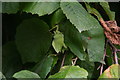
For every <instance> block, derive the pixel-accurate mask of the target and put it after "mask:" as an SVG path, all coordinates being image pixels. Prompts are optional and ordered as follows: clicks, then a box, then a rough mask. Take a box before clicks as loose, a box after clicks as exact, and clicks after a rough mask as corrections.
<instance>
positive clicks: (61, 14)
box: [0, 0, 120, 80]
mask: <svg viewBox="0 0 120 80" xmlns="http://www.w3.org/2000/svg"><path fill="white" fill-rule="evenodd" d="M84 1H85V2H83V3H81V2H78V1H77V0H76V1H75V2H64V0H60V1H59V2H15V3H12V2H9V3H8V2H4V3H3V4H2V10H3V11H2V16H3V55H2V57H3V59H2V63H3V71H2V73H3V74H2V73H0V76H2V75H4V76H5V77H6V78H17V79H18V80H20V79H22V78H39V79H40V78H41V79H43V80H45V79H48V80H49V79H51V78H56V79H59V78H86V79H90V80H91V79H92V78H95V79H98V80H99V79H101V78H117V79H118V78H119V74H118V73H119V72H120V70H119V67H120V66H119V65H118V64H114V63H113V62H114V59H113V58H114V56H112V51H111V48H110V47H109V46H108V45H107V48H105V47H106V40H107V39H106V37H105V35H104V29H103V27H102V25H101V24H100V23H99V20H100V18H102V19H104V20H115V12H116V13H118V10H115V12H114V11H112V10H111V8H112V7H113V6H110V4H111V3H108V2H94V3H92V2H86V1H87V0H84ZM93 1H94V0H93ZM117 6H118V4H117ZM118 21H119V20H118ZM118 25H119V22H118ZM115 47H117V48H118V49H119V48H120V46H119V45H115ZM105 50H106V52H107V55H108V56H109V57H108V58H107V57H105V59H104V52H105ZM118 53H119V52H118ZM118 58H120V55H119V54H118ZM119 63H120V61H119ZM104 64H105V65H104ZM101 65H104V69H102V70H103V71H104V72H103V74H102V75H100V71H101V70H100V69H99V70H98V69H97V68H98V67H99V66H101ZM101 68H102V67H101ZM116 72H117V73H116ZM28 80H29V79H28Z"/></svg>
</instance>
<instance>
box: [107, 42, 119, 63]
mask: <svg viewBox="0 0 120 80" xmlns="http://www.w3.org/2000/svg"><path fill="white" fill-rule="evenodd" d="M108 43H109V45H110V47H111V48H112V53H113V56H114V63H115V64H118V58H117V52H118V51H119V49H116V47H115V46H114V45H113V44H112V43H111V42H110V41H109V40H108Z"/></svg>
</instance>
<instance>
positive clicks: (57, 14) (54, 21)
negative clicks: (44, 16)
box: [51, 9, 65, 27]
mask: <svg viewBox="0 0 120 80" xmlns="http://www.w3.org/2000/svg"><path fill="white" fill-rule="evenodd" d="M64 19H65V15H64V14H63V12H62V10H61V9H58V10H57V11H56V12H55V13H54V14H53V16H52V19H51V26H52V27H54V26H55V25H56V24H58V23H60V22H61V21H62V20H64Z"/></svg>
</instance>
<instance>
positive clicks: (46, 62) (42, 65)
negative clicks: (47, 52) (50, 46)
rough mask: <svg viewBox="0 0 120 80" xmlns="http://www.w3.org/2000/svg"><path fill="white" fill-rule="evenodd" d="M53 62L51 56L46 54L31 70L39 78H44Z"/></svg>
mask: <svg viewBox="0 0 120 80" xmlns="http://www.w3.org/2000/svg"><path fill="white" fill-rule="evenodd" d="M52 63H53V58H52V57H51V56H46V57H44V59H43V60H42V61H40V62H39V63H38V64H37V65H36V66H35V67H34V68H33V70H32V71H34V72H36V73H38V74H39V75H40V77H41V78H46V76H47V74H48V73H49V72H50V70H51V66H52Z"/></svg>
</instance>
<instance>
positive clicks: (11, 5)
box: [2, 2, 19, 14]
mask: <svg viewBox="0 0 120 80" xmlns="http://www.w3.org/2000/svg"><path fill="white" fill-rule="evenodd" d="M18 10H19V3H18V2H3V3H2V13H8V14H13V13H17V12H18Z"/></svg>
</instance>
